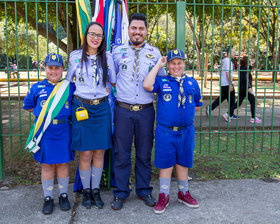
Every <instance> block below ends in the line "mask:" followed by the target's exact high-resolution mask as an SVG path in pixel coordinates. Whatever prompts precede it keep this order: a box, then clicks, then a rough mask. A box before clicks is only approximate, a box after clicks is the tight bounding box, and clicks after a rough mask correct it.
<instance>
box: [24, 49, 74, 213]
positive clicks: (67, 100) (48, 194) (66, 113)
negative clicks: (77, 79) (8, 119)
mask: <svg viewBox="0 0 280 224" xmlns="http://www.w3.org/2000/svg"><path fill="white" fill-rule="evenodd" d="M45 64H46V76H47V78H46V79H44V80H43V81H41V82H37V83H35V84H34V85H33V86H32V87H31V89H30V90H29V91H28V93H27V96H26V97H25V99H24V104H23V109H24V110H27V111H29V112H33V114H34V115H35V123H34V124H35V125H40V122H42V124H41V125H40V126H38V127H39V129H38V132H36V133H35V132H34V133H33V132H32V130H33V129H31V132H30V134H29V137H28V141H27V145H26V148H28V149H30V150H32V152H33V158H34V159H35V160H37V161H38V162H39V163H40V164H41V180H42V187H43V191H44V197H45V198H44V205H43V209H42V213H43V214H45V215H47V214H51V213H52V212H53V208H54V200H53V188H54V176H55V169H56V174H57V182H58V190H59V206H60V209H61V210H62V211H68V210H70V208H71V205H70V202H69V200H68V195H67V192H68V184H69V162H70V161H71V160H74V153H73V151H71V150H70V137H71V129H70V120H69V119H70V118H71V105H72V98H73V93H74V90H75V85H74V84H73V83H70V82H69V81H66V80H62V79H61V77H62V72H63V60H62V57H61V55H60V54H49V55H48V56H47V57H46V59H45ZM67 82H68V83H67ZM69 83H70V84H69ZM62 85H64V86H65V85H66V86H67V88H66V89H65V90H64V92H63V88H61V86H62ZM59 86H60V87H59ZM56 87H58V88H56ZM56 91H57V92H56ZM55 93H57V95H59V94H63V96H66V97H64V98H62V97H61V98H58V100H59V102H58V103H57V107H55V108H54V110H53V114H54V113H56V114H57V115H56V116H55V117H54V119H50V124H49V126H48V127H47V128H46V130H45V131H44V132H42V134H43V135H42V138H41V140H40V142H39V143H37V141H38V139H39V136H40V130H41V129H40V127H42V126H44V125H45V124H46V122H47V121H45V122H44V118H45V117H46V119H45V120H48V116H47V114H46V113H45V112H44V111H46V109H47V108H52V107H51V106H54V102H55V101H56V100H57V99H56V98H55V97H52V94H55ZM50 99H54V100H53V101H51V100H50ZM56 102H57V101H56ZM49 112H50V109H49ZM41 118H43V119H41ZM38 122H39V123H38ZM37 123H38V124H37ZM35 127H36V126H35ZM36 148H37V149H36ZM36 150H37V151H36Z"/></svg>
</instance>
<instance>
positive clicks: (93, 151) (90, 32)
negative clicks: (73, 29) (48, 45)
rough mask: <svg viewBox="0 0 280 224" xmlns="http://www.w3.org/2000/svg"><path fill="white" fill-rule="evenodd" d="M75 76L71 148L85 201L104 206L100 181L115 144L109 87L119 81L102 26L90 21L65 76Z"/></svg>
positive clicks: (87, 206)
mask: <svg viewBox="0 0 280 224" xmlns="http://www.w3.org/2000/svg"><path fill="white" fill-rule="evenodd" d="M74 77H75V85H76V91H75V93H74V95H75V96H74V100H73V106H72V143H71V149H72V150H76V151H79V153H80V160H79V173H80V179H81V182H82V185H83V200H82V205H83V206H84V207H85V208H91V206H92V202H93V205H94V207H95V208H99V209H100V208H103V206H104V203H103V201H102V200H101V197H100V192H99V184H100V180H101V176H102V170H103V163H104V152H105V150H107V149H109V148H111V147H112V138H111V111H110V105H109V101H108V92H107V91H106V87H107V84H108V82H110V83H115V82H116V74H115V68H114V63H113V60H112V56H111V54H110V53H106V41H105V38H104V30H103V27H102V26H101V25H100V24H99V23H97V22H91V23H90V24H89V25H88V27H87V28H86V31H85V34H84V42H83V45H82V46H81V48H80V49H78V50H75V51H73V52H72V53H71V54H70V59H69V67H68V71H67V75H66V79H67V80H69V81H72V80H73V78H74Z"/></svg>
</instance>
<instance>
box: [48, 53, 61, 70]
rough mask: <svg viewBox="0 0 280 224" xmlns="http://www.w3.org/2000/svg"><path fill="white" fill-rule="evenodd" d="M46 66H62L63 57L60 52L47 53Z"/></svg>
mask: <svg viewBox="0 0 280 224" xmlns="http://www.w3.org/2000/svg"><path fill="white" fill-rule="evenodd" d="M45 64H46V66H59V67H62V66H63V59H62V56H61V55H60V54H54V53H51V54H49V55H48V56H47V57H46V59H45Z"/></svg>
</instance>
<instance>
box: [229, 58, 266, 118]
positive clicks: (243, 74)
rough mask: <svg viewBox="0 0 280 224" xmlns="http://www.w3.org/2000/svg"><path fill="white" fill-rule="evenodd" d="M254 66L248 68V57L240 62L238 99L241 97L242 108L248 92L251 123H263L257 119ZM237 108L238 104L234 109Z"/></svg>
mask: <svg viewBox="0 0 280 224" xmlns="http://www.w3.org/2000/svg"><path fill="white" fill-rule="evenodd" d="M251 71H252V66H251V65H249V66H248V57H247V56H244V57H243V58H242V59H241V60H240V71H239V88H238V97H239V107H240V106H241V104H242V102H243V100H244V99H245V97H246V94H247V92H248V100H249V102H250V105H251V116H252V117H251V119H250V122H251V123H254V122H256V123H261V122H262V120H261V119H259V118H258V117H256V113H255V112H256V111H255V104H256V103H255V101H256V100H255V95H254V91H253V89H252V75H251ZM236 108H237V102H236V104H235V106H234V109H236Z"/></svg>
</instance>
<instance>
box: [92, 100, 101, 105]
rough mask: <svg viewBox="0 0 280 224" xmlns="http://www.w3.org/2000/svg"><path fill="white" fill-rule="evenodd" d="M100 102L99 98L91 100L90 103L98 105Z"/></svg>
mask: <svg viewBox="0 0 280 224" xmlns="http://www.w3.org/2000/svg"><path fill="white" fill-rule="evenodd" d="M98 104H99V100H97V99H95V100H91V101H90V105H98Z"/></svg>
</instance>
